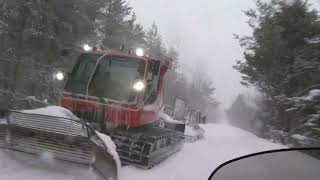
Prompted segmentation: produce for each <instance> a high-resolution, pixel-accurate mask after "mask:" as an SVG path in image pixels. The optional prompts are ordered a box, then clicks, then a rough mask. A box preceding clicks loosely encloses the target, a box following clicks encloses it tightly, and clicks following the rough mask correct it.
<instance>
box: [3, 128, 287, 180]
mask: <svg viewBox="0 0 320 180" xmlns="http://www.w3.org/2000/svg"><path fill="white" fill-rule="evenodd" d="M201 127H202V128H203V129H204V130H205V135H204V138H203V139H201V140H199V141H196V142H195V143H186V144H185V145H184V147H183V148H182V150H181V151H180V152H178V153H176V154H175V155H173V156H172V157H171V158H169V159H167V160H166V161H164V162H162V163H161V164H159V165H158V166H156V167H154V168H153V169H151V170H144V169H138V168H135V167H132V166H125V167H122V168H121V169H120V172H119V173H120V177H121V179H120V180H132V179H139V180H150V179H152V180H163V179H166V180H180V179H183V180H194V179H199V180H202V179H203V180H206V179H208V177H209V175H210V174H211V172H212V171H213V170H214V169H215V168H216V167H217V166H218V165H220V164H221V163H223V162H225V161H227V160H230V159H233V158H235V157H239V156H242V155H246V154H250V153H254V152H258V151H264V150H270V149H278V148H283V147H284V146H282V145H278V144H274V143H271V142H269V141H267V140H264V139H260V138H258V137H256V136H255V135H253V134H251V133H248V132H246V131H243V130H241V129H238V128H235V127H231V126H228V125H222V124H207V125H201ZM106 141H109V140H106ZM21 159H22V160H21ZM54 163H55V165H50V163H49V165H48V164H47V165H41V164H37V161H34V160H30V159H27V157H24V156H23V157H18V156H12V155H8V153H7V151H6V150H0V179H6V180H21V179H33V180H57V179H59V180H76V179H77V180H78V179H80V180H82V179H86V180H91V179H94V180H96V179H95V178H94V175H92V173H93V172H91V171H90V170H88V169H85V168H82V169H81V168H80V167H77V166H69V165H66V164H64V163H62V162H61V163H60V162H54Z"/></svg>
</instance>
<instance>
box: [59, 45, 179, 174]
mask: <svg viewBox="0 0 320 180" xmlns="http://www.w3.org/2000/svg"><path fill="white" fill-rule="evenodd" d="M84 49H85V51H83V52H82V53H81V55H80V56H79V58H78V60H77V62H76V65H75V66H74V68H73V71H72V73H71V74H70V76H69V78H68V80H67V82H66V85H65V89H64V93H63V95H62V97H61V98H60V105H61V106H62V107H64V108H66V109H69V110H70V111H71V112H73V113H74V114H75V115H77V116H78V117H79V118H81V119H83V120H85V121H87V122H89V123H90V124H92V125H93V126H94V127H95V128H96V129H97V130H98V131H100V132H103V133H105V134H108V135H109V136H111V138H112V139H113V141H114V142H115V144H116V145H117V151H118V153H119V155H120V158H121V161H122V163H124V164H134V165H137V166H141V167H144V168H151V167H153V166H154V165H155V164H157V163H159V162H160V161H162V160H164V159H165V158H167V157H169V156H170V155H171V154H173V153H174V152H176V151H177V150H178V149H180V145H181V143H182V139H181V134H180V132H177V131H175V130H170V129H165V128H161V127H157V126H158V125H157V124H158V123H156V121H157V120H158V113H159V111H160V108H161V107H162V99H163V94H164V83H165V74H166V72H167V71H168V69H169V68H170V66H171V63H172V60H171V59H165V60H155V59H152V58H150V57H148V56H145V55H144V52H143V50H142V49H140V48H137V49H135V50H134V51H132V50H131V51H129V52H123V51H114V50H92V48H90V46H84Z"/></svg>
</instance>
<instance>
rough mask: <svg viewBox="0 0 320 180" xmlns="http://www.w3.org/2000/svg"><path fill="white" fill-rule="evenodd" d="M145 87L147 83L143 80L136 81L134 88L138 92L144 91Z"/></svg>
mask: <svg viewBox="0 0 320 180" xmlns="http://www.w3.org/2000/svg"><path fill="white" fill-rule="evenodd" d="M145 87H146V84H145V83H144V81H142V80H139V81H136V82H135V83H134V84H133V89H134V90H135V91H138V92H140V91H143V90H144V88H145Z"/></svg>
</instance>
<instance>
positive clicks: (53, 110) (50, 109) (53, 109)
mask: <svg viewBox="0 0 320 180" xmlns="http://www.w3.org/2000/svg"><path fill="white" fill-rule="evenodd" d="M21 112H23V113H29V114H41V115H46V116H56V117H61V118H70V119H74V120H77V119H79V118H78V117H76V116H75V115H74V114H72V112H71V111H69V110H68V109H65V108H63V107H60V106H47V107H45V108H39V109H33V110H23V111H21Z"/></svg>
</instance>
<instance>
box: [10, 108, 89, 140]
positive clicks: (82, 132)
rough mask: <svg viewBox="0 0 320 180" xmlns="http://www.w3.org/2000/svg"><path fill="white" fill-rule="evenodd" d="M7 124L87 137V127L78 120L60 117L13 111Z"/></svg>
mask: <svg viewBox="0 0 320 180" xmlns="http://www.w3.org/2000/svg"><path fill="white" fill-rule="evenodd" d="M9 124H10V125H11V126H12V125H13V126H18V127H25V128H29V129H34V130H40V131H45V132H52V133H58V134H63V135H69V136H84V137H87V129H86V127H85V126H84V125H83V124H82V123H80V121H79V122H77V121H76V120H72V119H67V118H62V117H54V116H46V115H39V114H28V113H21V112H16V111H13V112H10V115H9Z"/></svg>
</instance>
